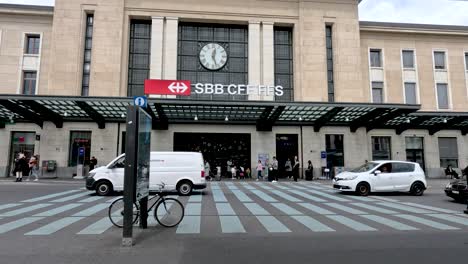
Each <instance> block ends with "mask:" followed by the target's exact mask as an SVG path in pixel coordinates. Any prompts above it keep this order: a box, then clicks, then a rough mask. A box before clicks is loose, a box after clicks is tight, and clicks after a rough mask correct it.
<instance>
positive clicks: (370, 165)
mask: <svg viewBox="0 0 468 264" xmlns="http://www.w3.org/2000/svg"><path fill="white" fill-rule="evenodd" d="M377 165H379V163H376V162H368V163H366V164H364V165H361V166H359V167H357V168H355V169H352V170H351V172H366V171H370V170H372V169H373V168H375V167H377Z"/></svg>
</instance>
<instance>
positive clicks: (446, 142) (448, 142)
mask: <svg viewBox="0 0 468 264" xmlns="http://www.w3.org/2000/svg"><path fill="white" fill-rule="evenodd" d="M439 156H440V167H442V168H446V167H447V166H448V165H452V167H454V168H458V145H457V138H444V137H440V138H439Z"/></svg>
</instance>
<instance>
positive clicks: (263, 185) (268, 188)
mask: <svg viewBox="0 0 468 264" xmlns="http://www.w3.org/2000/svg"><path fill="white" fill-rule="evenodd" d="M255 185H257V186H259V187H261V188H263V189H265V190H269V191H270V190H273V188H272V187H270V186H268V185H266V183H255Z"/></svg>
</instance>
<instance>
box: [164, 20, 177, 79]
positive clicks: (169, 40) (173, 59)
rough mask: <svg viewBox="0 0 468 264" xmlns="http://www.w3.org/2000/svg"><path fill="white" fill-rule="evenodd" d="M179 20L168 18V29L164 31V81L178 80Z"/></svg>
mask: <svg viewBox="0 0 468 264" xmlns="http://www.w3.org/2000/svg"><path fill="white" fill-rule="evenodd" d="M178 22H179V21H178V18H177V17H166V29H165V31H164V53H163V54H164V59H163V62H164V68H163V77H164V79H171V80H175V79H177V39H178V32H179V30H178Z"/></svg>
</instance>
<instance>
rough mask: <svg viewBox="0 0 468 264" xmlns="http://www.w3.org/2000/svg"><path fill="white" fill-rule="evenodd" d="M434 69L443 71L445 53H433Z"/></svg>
mask: <svg viewBox="0 0 468 264" xmlns="http://www.w3.org/2000/svg"><path fill="white" fill-rule="evenodd" d="M434 68H435V69H436V70H445V52H444V51H434Z"/></svg>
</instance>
